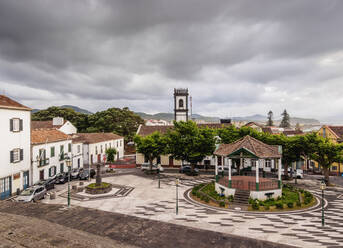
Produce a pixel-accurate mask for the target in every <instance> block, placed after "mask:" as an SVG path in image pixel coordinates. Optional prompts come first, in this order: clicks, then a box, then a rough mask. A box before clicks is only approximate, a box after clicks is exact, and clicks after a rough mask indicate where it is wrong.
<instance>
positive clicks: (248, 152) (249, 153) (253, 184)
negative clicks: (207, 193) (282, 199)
mask: <svg viewBox="0 0 343 248" xmlns="http://www.w3.org/2000/svg"><path fill="white" fill-rule="evenodd" d="M214 154H215V155H216V156H217V163H216V167H215V174H216V190H217V191H221V192H222V193H223V191H224V192H225V194H227V195H234V194H235V191H236V190H237V189H238V190H249V191H250V197H252V198H257V199H261V200H262V199H265V198H266V195H267V196H268V194H269V196H271V195H272V196H273V197H277V196H280V195H281V194H282V193H281V185H282V183H281V168H282V165H281V157H282V155H281V154H282V147H281V146H277V145H267V144H265V143H263V142H261V141H259V140H257V139H255V138H253V137H251V136H249V135H247V136H245V137H243V138H241V139H240V140H237V141H236V142H233V143H231V144H221V145H219V147H218V149H217V150H216V151H215V153H214ZM233 161H235V162H236V164H239V167H244V165H245V166H246V167H249V164H250V169H251V171H252V172H253V171H254V170H255V176H240V175H238V176H232V165H233ZM276 165H277V166H276ZM220 166H221V168H222V170H223V171H224V167H228V177H227V179H226V178H225V177H224V178H223V179H221V180H219V176H218V167H220ZM239 167H238V168H239ZM276 167H277V169H278V182H276V181H275V180H272V179H268V178H261V179H260V173H259V171H260V168H262V170H263V171H271V169H276ZM238 171H239V170H238ZM223 186H224V187H225V188H223ZM219 193H220V192H219Z"/></svg>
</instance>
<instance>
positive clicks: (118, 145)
mask: <svg viewBox="0 0 343 248" xmlns="http://www.w3.org/2000/svg"><path fill="white" fill-rule="evenodd" d="M110 144H111V146H110ZM106 145H107V148H110V147H112V148H115V149H116V150H117V155H116V158H118V157H119V159H121V158H123V157H124V139H123V138H122V139H116V140H108V141H105V142H99V143H93V144H89V145H88V156H87V160H88V162H89V163H92V162H93V163H96V162H97V158H98V154H100V155H101V161H102V159H103V156H104V155H105V154H106V153H105V151H106V149H105V148H106ZM101 146H102V152H101ZM96 147H97V151H98V152H97V154H96ZM86 149H87V148H85V150H86ZM92 155H93V161H91V156H92ZM84 163H85V164H86V159H84Z"/></svg>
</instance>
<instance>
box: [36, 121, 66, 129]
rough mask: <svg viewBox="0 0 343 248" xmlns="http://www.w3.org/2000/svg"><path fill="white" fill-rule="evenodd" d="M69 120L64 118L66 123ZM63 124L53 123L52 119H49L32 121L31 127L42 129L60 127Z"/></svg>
mask: <svg viewBox="0 0 343 248" xmlns="http://www.w3.org/2000/svg"><path fill="white" fill-rule="evenodd" d="M66 122H67V121H66V120H64V123H66ZM61 126H62V125H55V126H54V125H52V120H49V121H31V128H32V129H42V128H49V129H51V128H55V129H58V128H60V127H61Z"/></svg>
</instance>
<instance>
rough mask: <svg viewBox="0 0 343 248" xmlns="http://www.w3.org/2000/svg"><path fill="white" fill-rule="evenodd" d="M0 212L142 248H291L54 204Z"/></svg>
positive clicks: (4, 207)
mask: <svg viewBox="0 0 343 248" xmlns="http://www.w3.org/2000/svg"><path fill="white" fill-rule="evenodd" d="M0 212H5V213H10V214H16V215H23V216H29V217H33V218H38V219H42V220H46V221H49V222H52V223H56V224H60V225H63V226H66V227H69V228H73V229H77V230H81V231H85V232H89V233H92V234H95V235H99V236H103V237H108V238H110V239H113V240H116V241H118V242H120V243H124V244H129V245H135V246H139V247H144V248H145V247H147V248H148V247H149V248H155V247H156V248H164V247H166V248H175V247H185V248H187V247H190V248H194V247H197V248H208V247H227V248H240V247H255V248H291V247H294V246H289V245H283V244H278V243H273V242H269V241H263V240H256V239H251V238H247V237H242V236H236V235H231V234H223V233H218V232H213V231H208V230H202V229H197V228H192V227H186V226H182V225H176V224H172V223H166V222H160V221H156V220H150V219H144V218H139V217H135V216H129V215H123V214H118V213H112V212H104V211H99V210H94V209H88V208H82V207H71V208H66V207H64V208H63V207H61V205H53V204H49V205H46V204H39V203H28V204H23V203H16V202H2V204H0Z"/></svg>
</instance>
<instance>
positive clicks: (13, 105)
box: [0, 95, 32, 111]
mask: <svg viewBox="0 0 343 248" xmlns="http://www.w3.org/2000/svg"><path fill="white" fill-rule="evenodd" d="M0 108H6V109H18V110H27V111H31V110H32V109H30V108H29V107H26V106H24V105H22V104H20V103H19V102H16V101H14V100H12V99H11V98H9V97H7V96H4V95H0Z"/></svg>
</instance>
